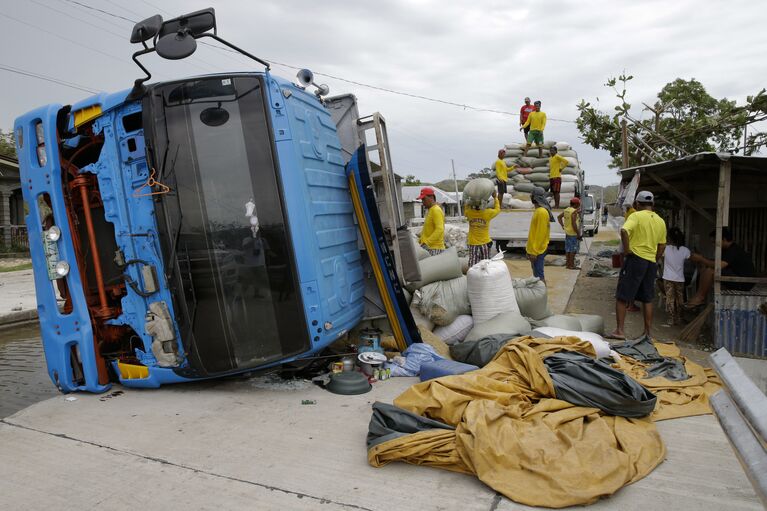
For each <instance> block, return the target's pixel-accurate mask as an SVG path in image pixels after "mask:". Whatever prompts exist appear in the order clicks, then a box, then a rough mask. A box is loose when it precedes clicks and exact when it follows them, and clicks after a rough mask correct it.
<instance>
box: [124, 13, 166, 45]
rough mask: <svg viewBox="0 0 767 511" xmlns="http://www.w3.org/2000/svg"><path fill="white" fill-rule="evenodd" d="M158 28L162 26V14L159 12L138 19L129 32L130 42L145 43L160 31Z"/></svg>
mask: <svg viewBox="0 0 767 511" xmlns="http://www.w3.org/2000/svg"><path fill="white" fill-rule="evenodd" d="M160 28H162V16H160V15H159V14H155V15H154V16H152V17H151V18H147V19H145V20H144V21H139V22H138V23H136V25H134V27H133V31H132V32H131V34H130V42H132V43H145V42H147V41H149V40H150V39H152V38H153V37H154V36H156V35H157V34H158V33H159V32H160Z"/></svg>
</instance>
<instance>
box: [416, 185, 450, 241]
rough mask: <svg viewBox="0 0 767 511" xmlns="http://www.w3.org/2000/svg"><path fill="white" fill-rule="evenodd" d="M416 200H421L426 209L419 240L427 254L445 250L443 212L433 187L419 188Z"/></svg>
mask: <svg viewBox="0 0 767 511" xmlns="http://www.w3.org/2000/svg"><path fill="white" fill-rule="evenodd" d="M418 200H420V201H422V202H423V207H424V208H425V209H426V218H425V219H424V221H423V230H422V231H421V238H420V239H419V242H420V243H421V246H422V247H423V248H425V249H426V250H427V251H428V252H429V255H437V254H439V253H440V252H442V251H443V250H445V213H444V212H443V211H442V208H440V207H439V204H437V197H436V195H435V193H434V189H433V188H431V187H429V186H425V187H423V188H421V194H420V195H419V196H418Z"/></svg>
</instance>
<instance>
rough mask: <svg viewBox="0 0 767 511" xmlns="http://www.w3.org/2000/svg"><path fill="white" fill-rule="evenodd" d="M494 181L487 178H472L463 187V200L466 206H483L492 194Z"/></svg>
mask: <svg viewBox="0 0 767 511" xmlns="http://www.w3.org/2000/svg"><path fill="white" fill-rule="evenodd" d="M493 191H495V183H494V182H493V181H491V180H489V179H487V178H484V177H480V178H477V179H472V180H471V181H469V182H468V183H466V186H465V187H464V189H463V202H464V204H465V205H466V206H468V207H471V206H476V207H483V206H484V205H485V204H486V202H487V199H488V198H490V197H491V196H492V195H493Z"/></svg>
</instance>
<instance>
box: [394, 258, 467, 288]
mask: <svg viewBox="0 0 767 511" xmlns="http://www.w3.org/2000/svg"><path fill="white" fill-rule="evenodd" d="M418 266H419V267H420V268H421V280H419V281H418V282H408V283H407V288H408V289H409V290H410V291H414V290H415V289H421V288H422V287H423V286H425V285H427V284H431V283H432V282H437V281H438V280H450V279H455V278H458V277H460V276H461V275H463V272H462V271H461V261H460V260H459V259H458V253H457V252H456V250H455V247H450V248H448V249H447V250H445V251H444V252H442V253H441V254H437V255H435V256H429V257H427V258H425V259H422V260H420V261H418Z"/></svg>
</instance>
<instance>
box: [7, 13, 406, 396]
mask: <svg viewBox="0 0 767 511" xmlns="http://www.w3.org/2000/svg"><path fill="white" fill-rule="evenodd" d="M205 37H207V38H212V39H214V40H216V41H218V42H220V43H222V44H224V45H226V46H228V47H230V48H232V49H234V50H236V51H239V52H240V53H242V54H243V55H246V56H248V57H250V58H252V59H253V60H254V61H256V62H257V63H259V64H260V66H263V70H259V71H258V72H243V73H229V74H216V75H208V76H201V77H195V78H190V79H184V80H178V81H171V82H160V83H151V84H150V83H147V82H148V80H149V79H150V78H151V74H150V73H149V71H148V70H147V69H146V68H145V67H144V66H143V64H142V63H141V62H140V60H139V57H141V56H142V55H144V54H148V53H152V52H156V53H157V54H158V55H160V56H161V57H163V58H166V59H174V60H177V59H182V58H186V57H188V56H190V55H191V54H192V53H193V52H194V50H195V48H196V45H197V40H198V39H200V38H205ZM131 42H133V43H136V44H140V45H141V46H142V49H140V50H139V51H137V52H136V53H135V54H134V56H133V60H134V61H135V62H136V63H137V64H138V65H139V67H141V69H142V70H143V71H144V72H145V74H146V77H143V78H141V79H138V80H136V82H135V84H134V86H133V88H131V89H128V90H125V91H122V92H118V93H114V94H98V95H95V96H93V97H90V98H88V99H86V100H83V101H81V102H79V103H76V104H73V105H61V104H51V105H47V106H44V107H41V108H38V109H36V110H33V111H31V112H29V113H27V114H25V115H23V116H21V117H20V118H18V119H17V120H16V123H15V127H14V129H15V134H16V140H17V150H18V155H19V163H20V168H21V175H22V184H23V193H24V199H25V201H26V203H27V204H28V208H29V212H28V216H27V217H26V222H27V225H28V228H29V237H30V253H31V257H32V261H33V266H34V276H35V277H34V278H35V286H36V290H37V300H38V312H39V319H40V327H41V332H42V337H43V344H44V349H45V356H46V361H47V365H48V371H49V374H50V377H51V379H52V381H53V382H54V384H55V385H56V386H57V387H58V388H59V389H60V390H61V391H63V392H71V391H76V390H84V391H90V392H103V391H105V390H106V389H108V388H109V386H110V384H111V383H114V382H120V383H122V384H124V385H127V386H134V387H157V386H159V385H162V384H167V383H175V382H182V381H190V380H197V379H206V378H212V377H217V376H222V375H229V374H236V373H242V372H248V371H252V370H254V369H262V368H268V367H271V366H275V365H278V364H283V363H286V362H290V361H293V360H296V359H300V358H302V357H308V356H311V355H313V354H316V353H317V352H319V351H320V350H322V349H324V348H325V347H327V346H328V345H329V344H331V343H332V342H334V341H336V340H337V339H339V338H340V337H342V336H343V335H345V334H346V333H347V332H348V331H349V329H351V328H352V327H353V326H355V325H356V324H357V323H358V322H359V321H360V320H361V318H362V317H363V309H364V293H365V290H364V287H365V285H364V283H363V261H362V258H363V255H361V251H360V247H359V246H358V230H357V229H358V227H357V225H356V222H355V215H354V207H353V203H352V198H351V196H350V189H349V179H348V177H347V169H345V166H346V165H345V163H346V161H345V160H348V159H349V158H344V157H343V155H342V147H341V144H340V142H339V137H338V133H337V129H336V124H335V123H334V121H333V119H332V118H331V115H330V113H329V111H328V109H327V108H326V106H325V104H324V100H323V98H322V96H323V95H325V94H327V87H325V86H316V88H317V92H316V93H314V94H312V93H310V92H309V91H308V90H307V88H308V87H309V86H310V85H314V83H313V80H312V76H311V73H308V72H302V73H300V74H299V83H297V84H294V83H291V82H289V81H287V80H285V79H282V78H279V77H277V76H274V75H272V74H271V73H270V70H269V64H268V63H267V62H265V61H263V60H261V59H259V58H258V57H255V56H253V55H251V54H249V53H247V52H245V51H244V50H241V49H240V48H238V47H236V46H234V45H233V44H231V43H229V42H228V41H226V40H224V39H223V38H221V37H219V36H218V35H217V29H216V22H215V13H214V11H213V9H206V10H202V11H198V12H195V13H191V14H188V15H185V16H180V17H178V18H175V19H172V20H168V21H163V19H162V18H161V17H160V16H159V15H158V16H154V17H152V18H149V19H147V20H144V21H142V22H140V23H138V24H137V25H136V26H135V27H134V29H133V33H132V35H131ZM357 163H359V162H357ZM410 321H411V322H412V318H410Z"/></svg>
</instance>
